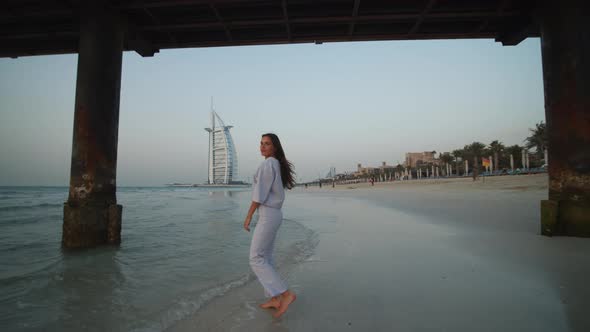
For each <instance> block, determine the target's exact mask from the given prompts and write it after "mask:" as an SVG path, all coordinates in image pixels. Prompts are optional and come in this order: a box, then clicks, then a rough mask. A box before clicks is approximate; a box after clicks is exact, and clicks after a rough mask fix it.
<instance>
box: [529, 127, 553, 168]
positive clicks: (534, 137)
mask: <svg viewBox="0 0 590 332" xmlns="http://www.w3.org/2000/svg"><path fill="white" fill-rule="evenodd" d="M529 130H530V132H531V136H529V137H527V138H526V140H525V147H526V148H527V149H532V148H535V154H536V155H537V157H538V158H540V159H543V158H544V154H545V149H547V147H548V146H549V136H548V132H547V130H546V126H545V123H544V122H543V121H541V122H539V123H537V124H536V125H535V128H529Z"/></svg>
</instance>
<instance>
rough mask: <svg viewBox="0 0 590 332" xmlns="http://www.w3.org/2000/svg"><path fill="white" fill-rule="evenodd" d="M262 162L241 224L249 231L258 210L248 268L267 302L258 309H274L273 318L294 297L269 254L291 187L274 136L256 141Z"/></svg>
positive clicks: (287, 166) (290, 177) (291, 180)
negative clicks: (258, 142)
mask: <svg viewBox="0 0 590 332" xmlns="http://www.w3.org/2000/svg"><path fill="white" fill-rule="evenodd" d="M260 154H262V156H264V158H265V160H264V161H263V162H262V164H261V165H260V167H258V170H257V171H256V174H255V175H254V183H253V184H252V186H253V190H252V204H251V205H250V210H248V215H247V216H246V220H245V221H244V229H246V231H248V232H249V231H250V221H251V220H252V215H253V214H254V211H256V209H258V215H259V218H258V223H257V224H256V228H255V229H254V235H253V236H252V243H251V245H250V267H251V268H252V271H254V273H255V274H256V276H257V277H258V280H259V281H260V283H261V284H262V287H263V288H264V292H265V294H266V296H268V297H270V299H269V300H268V301H267V302H265V303H263V304H261V305H260V307H261V308H264V309H267V308H274V309H277V312H276V313H275V314H274V317H280V316H281V315H282V314H284V313H285V312H286V311H287V309H288V308H289V305H290V304H291V303H293V301H295V299H296V296H295V293H294V292H292V291H290V290H289V289H288V288H287V285H286V284H285V282H284V281H283V280H281V277H280V275H279V274H278V273H277V271H276V270H275V268H274V262H273V258H272V250H273V247H274V242H275V237H276V235H277V231H278V230H279V227H280V226H281V222H282V221H283V213H282V212H281V207H282V206H283V201H284V200H285V189H284V188H287V189H291V188H293V186H294V185H295V172H294V171H293V165H292V164H291V163H290V162H289V161H288V160H287V158H285V152H284V151H283V147H282V146H281V142H280V141H279V138H278V137H277V135H275V134H264V135H262V139H261V140H260Z"/></svg>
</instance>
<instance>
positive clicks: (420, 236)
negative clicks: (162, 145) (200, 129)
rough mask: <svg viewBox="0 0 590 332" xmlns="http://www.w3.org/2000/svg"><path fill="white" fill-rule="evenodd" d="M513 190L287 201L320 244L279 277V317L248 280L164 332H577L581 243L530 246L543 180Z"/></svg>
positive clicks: (419, 188) (583, 319)
mask: <svg viewBox="0 0 590 332" xmlns="http://www.w3.org/2000/svg"><path fill="white" fill-rule="evenodd" d="M469 180H471V179H469ZM518 180H519V181H516V182H515V181H503V180H499V181H489V182H488V181H487V179H486V186H485V187H483V186H482V184H481V183H475V184H473V183H469V182H467V181H455V182H449V181H445V182H444V183H441V182H433V183H427V184H424V183H422V184H419V185H415V184H414V183H408V184H405V185H404V186H399V185H398V184H399V183H391V184H389V183H387V184H384V185H382V187H381V188H380V187H377V183H376V185H375V187H371V186H370V184H369V186H367V187H366V188H360V187H359V188H356V189H357V190H333V189H332V188H331V187H329V188H325V189H324V188H322V190H309V188H308V190H307V191H305V190H299V191H293V192H292V193H290V194H289V197H288V199H287V205H288V207H287V209H286V210H287V211H285V215H286V216H288V210H289V209H301V208H305V209H307V210H308V211H310V212H309V213H310V216H318V217H317V218H315V219H314V218H310V219H309V220H305V226H306V227H309V228H311V229H313V230H314V231H315V232H317V234H318V236H319V243H318V245H317V247H316V249H315V251H314V253H313V255H312V256H311V257H309V258H308V259H306V260H304V261H303V262H300V263H298V264H296V265H295V266H292V267H291V268H290V269H289V270H288V271H284V270H283V269H282V268H281V266H278V270H279V272H280V273H286V274H287V282H288V283H289V285H290V288H291V289H293V290H294V291H295V292H296V293H297V295H298V299H297V301H296V302H295V303H294V304H293V305H292V306H291V308H290V309H289V311H288V312H287V313H286V314H285V315H284V316H283V317H281V318H280V319H273V318H272V316H271V314H272V311H270V310H263V309H259V308H258V306H257V305H258V304H259V303H261V302H263V301H264V300H265V299H264V296H263V295H262V288H261V286H260V285H259V284H258V282H257V280H253V281H252V282H249V283H248V284H246V285H244V286H242V287H240V288H237V289H235V290H232V291H231V292H228V294H226V295H224V296H222V297H219V298H216V299H214V300H213V301H211V303H209V304H208V305H207V306H205V307H204V308H203V309H202V310H200V311H199V312H197V313H196V314H195V315H192V316H190V317H187V318H186V319H184V320H182V321H179V322H178V323H177V324H175V325H174V326H172V327H171V328H170V329H169V330H168V331H194V330H199V331H200V330H203V331H233V330H253V331H277V330H278V331H310V330H321V331H340V330H343V329H348V330H352V331H366V330H372V331H392V330H395V331H416V330H449V331H465V332H467V331H473V330H478V331H519V332H520V331H551V332H553V331H586V330H588V327H590V318H588V317H587V315H586V314H585V308H586V307H587V303H588V300H587V299H588V298H590V287H589V286H587V283H586V281H585V279H584V277H585V276H587V275H588V273H590V262H589V260H588V258H587V257H586V255H585V254H584V253H586V252H588V250H590V243H589V242H588V241H587V240H586V239H578V238H562V237H555V238H547V237H543V236H540V235H539V231H538V229H539V219H538V218H539V213H540V212H539V206H538V205H539V202H538V200H539V199H542V198H543V197H544V196H545V195H547V190H546V176H545V177H544V176H543V175H534V176H530V177H529V176H527V177H526V178H518ZM373 189H375V190H373ZM481 189H486V190H481ZM310 198H311V199H312V200H311V201H310ZM419 200H422V201H419ZM458 202H463V204H460V203H458ZM320 216H321V217H320Z"/></svg>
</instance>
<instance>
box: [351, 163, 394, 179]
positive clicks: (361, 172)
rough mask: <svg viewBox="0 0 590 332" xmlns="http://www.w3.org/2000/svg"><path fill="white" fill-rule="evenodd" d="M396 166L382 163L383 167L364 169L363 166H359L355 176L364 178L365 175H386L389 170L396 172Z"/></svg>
mask: <svg viewBox="0 0 590 332" xmlns="http://www.w3.org/2000/svg"><path fill="white" fill-rule="evenodd" d="M394 169H395V166H391V165H387V163H386V162H382V163H381V166H379V167H363V166H362V165H361V164H357V166H356V172H355V173H354V174H353V175H354V176H363V175H375V174H385V173H386V172H387V171H388V170H394Z"/></svg>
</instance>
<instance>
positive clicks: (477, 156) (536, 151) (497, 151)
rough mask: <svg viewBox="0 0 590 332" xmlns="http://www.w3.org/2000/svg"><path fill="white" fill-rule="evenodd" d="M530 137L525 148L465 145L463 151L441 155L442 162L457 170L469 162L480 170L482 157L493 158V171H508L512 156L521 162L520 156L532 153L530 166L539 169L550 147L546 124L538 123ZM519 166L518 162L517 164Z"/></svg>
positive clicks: (497, 145)
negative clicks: (465, 161)
mask: <svg viewBox="0 0 590 332" xmlns="http://www.w3.org/2000/svg"><path fill="white" fill-rule="evenodd" d="M529 130H530V136H529V137H527V138H526V139H525V141H524V142H525V144H524V146H520V145H518V144H515V145H511V146H505V145H504V144H503V143H502V142H500V141H499V140H494V141H492V142H491V143H490V144H488V145H485V144H483V143H481V142H473V143H471V144H468V145H465V146H464V147H463V148H462V149H457V150H453V151H452V152H451V153H448V152H446V153H441V154H440V157H439V159H440V162H441V163H442V164H443V166H445V165H446V164H451V165H453V164H454V165H456V167H457V169H459V170H462V169H463V168H464V166H463V163H462V161H463V160H468V161H469V162H470V163H471V161H473V164H472V165H471V166H470V167H473V169H476V170H479V167H480V165H479V161H480V160H481V158H482V157H485V158H487V157H488V156H492V162H493V165H492V166H493V169H494V170H500V169H508V168H510V167H511V165H510V156H512V157H513V159H514V160H516V161H518V160H520V156H521V154H522V152H523V150H524V151H526V152H527V153H530V152H532V154H531V155H530V159H529V160H530V166H531V167H539V166H541V165H543V164H545V163H546V162H547V161H546V160H545V150H546V149H547V146H548V137H547V130H546V126H545V123H544V122H540V123H537V124H536V125H535V128H530V129H529ZM516 164H517V165H518V162H517V163H516Z"/></svg>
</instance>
